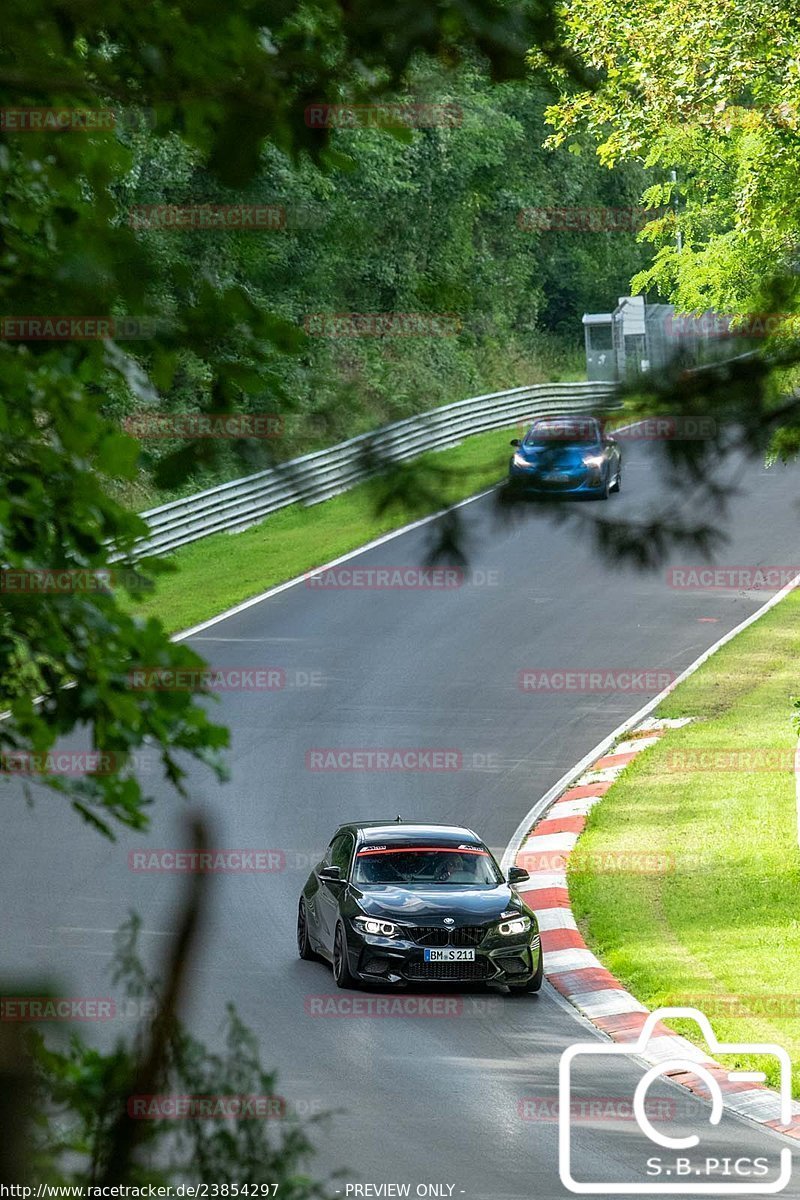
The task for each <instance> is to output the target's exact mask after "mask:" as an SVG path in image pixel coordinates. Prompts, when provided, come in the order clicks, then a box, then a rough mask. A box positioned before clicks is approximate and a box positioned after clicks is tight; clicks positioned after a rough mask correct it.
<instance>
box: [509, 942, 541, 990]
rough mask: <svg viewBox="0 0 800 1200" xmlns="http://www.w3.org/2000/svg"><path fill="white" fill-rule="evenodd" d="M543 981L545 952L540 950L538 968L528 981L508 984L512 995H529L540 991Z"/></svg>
mask: <svg viewBox="0 0 800 1200" xmlns="http://www.w3.org/2000/svg"><path fill="white" fill-rule="evenodd" d="M543 982H544V954H543V952H542V951H541V950H540V951H539V965H538V967H537V968H536V970H535V971H534V973H533V975H531V977H530V979H529V980H528V982H527V983H510V984H509V985H508V990H509V991H510V992H511V995H512V996H529V995H530V994H531V992H538V991H540V990H541V987H542V983H543Z"/></svg>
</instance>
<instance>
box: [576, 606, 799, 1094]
mask: <svg viewBox="0 0 800 1200" xmlns="http://www.w3.org/2000/svg"><path fill="white" fill-rule="evenodd" d="M798 663H800V592H798V591H795V592H793V593H791V594H790V595H789V596H787V597H786V598H785V599H784V600H782V601H781V602H780V604H778V605H776V606H775V607H774V608H773V609H771V610H770V611H769V612H768V613H767V614H766V616H764V617H763V618H761V619H760V620H759V621H756V622H755V624H753V625H751V626H750V627H749V628H748V629H746V630H745V631H744V632H743V633H741V634H739V635H738V637H736V638H734V639H733V641H731V642H729V643H728V644H727V645H726V646H724V647H723V648H722V649H721V650H719V651H718V652H717V653H716V654H715V655H713V656H712V658H711V659H709V661H708V662H707V663H706V664H704V665H703V666H702V667H701V668H700V669H699V670H698V671H696V672H695V674H694V675H692V676H690V677H689V679H687V680H686V682H685V683H683V684H682V685H681V686H680V687H679V688H677V689H676V690H675V692H673V693H672V694H671V695H670V697H669V698H668V699H667V701H665V702H664V703H663V704H662V706H661V708H660V709H659V712H658V714H657V715H659V716H662V717H682V716H690V717H693V718H694V721H693V723H692V724H690V725H687V726H685V727H683V728H681V729H679V730H675V731H672V732H669V733H667V734H666V735H665V737H663V738H662V739H661V741H660V742H659V743H658V744H657V745H655V746H654V747H653V748H652V749H650V750H647V751H645V753H644V754H642V755H641V756H640V757H639V758H637V759H635V760H634V762H633V763H632V764H631V766H629V767H628V768H627V770H626V771H625V772H624V773H623V775H622V776H621V777H620V779H619V781H618V782H617V783H615V784H614V786H613V787H612V788H610V789H609V791H608V792H607V793H606V795H605V797H604V798H603V800H602V801H601V802H600V803H599V804H598V805H596V806H595V808H594V810H593V811H592V814H591V816H590V818H589V822H588V824H587V828H586V832H585V833H584V834H583V836H582V838H581V841H580V850H581V851H582V853H581V855H580V858H579V860H578V864H579V869H577V870H576V871H575V872H574V873H571V874H570V895H571V898H572V903H573V910H574V912H575V916H576V918H577V920H578V924H579V926H580V928H581V930H582V932H583V934H584V937H585V938H586V941H587V943H588V945H589V946H591V947H592V949H593V950H594V951H595V953H596V954H597V955H598V957H600V958H601V959H602V961H603V962H604V963H605V965H606V966H607V967H608V969H609V970H610V971H612V972H613V973H614V974H615V975H616V976H617V978H618V979H619V980H620V981H621V982H622V983H623V984H624V985H625V986H626V987H627V988H628V990H629V991H631V992H632V993H633V995H634V996H636V997H637V998H638V999H639V1000H641V1002H642V1003H643V1004H646V1005H647V1006H648V1007H649V1008H657V1007H659V1006H660V1005H664V1004H689V1005H692V1006H693V1007H695V1008H699V1009H701V1010H703V1011H705V1012H706V1015H707V1016H708V1017H709V1019H710V1020H711V1023H712V1027H713V1028H714V1030H715V1033H716V1034H717V1037H718V1038H719V1039H720V1040H722V1041H731V1042H777V1043H778V1044H779V1045H782V1046H783V1047H784V1048H785V1049H786V1050H788V1052H789V1054H790V1057H791V1058H792V1061H793V1064H794V1074H793V1091H794V1095H795V1096H800V849H798V831H797V817H796V808H795V787H794V777H793V772H792V757H793V752H794V747H795V743H796V732H795V730H794V728H793V724H792V716H793V714H794V713H795V712H796V710H795V709H794V708H793V706H792V698H793V696H795V695H796V694H797V693H798V692H800V686H798ZM732 751H735V752H737V754H738V755H739V757H733V758H731V757H730V754H731V752H732ZM748 751H749V752H750V760H749V765H750V766H752V764H754V763H760V764H761V769H756V770H753V769H747V765H748V763H747V760H745V758H744V752H748ZM711 752H717V755H718V756H717V757H715V758H714V759H713V760H711V759H709V757H708V756H709V754H710V753H711ZM703 756H705V757H703ZM765 767H766V768H768V769H764V768H765ZM626 850H627V851H638V852H641V851H643V850H648V851H649V852H651V853H652V852H657V853H659V854H664V855H667V856H670V858H669V861H670V862H671V863H672V864H674V866H672V867H671V868H670V869H668V870H666V871H665V872H663V873H661V874H650V875H645V874H640V875H632V874H629V873H624V874H623V873H619V874H614V873H612V872H610V871H609V872H605V873H603V872H597V871H596V870H595V871H592V870H590V869H588V868H587V861H588V862H590V861H592V858H591V856H592V855H594V854H596V853H601V852H606V851H626ZM583 852H586V853H583ZM594 861H595V862H596V861H597V860H596V859H595V860H594ZM670 1024H671V1025H673V1026H674V1027H675V1028H676V1029H678V1030H679V1031H680V1032H681V1033H683V1034H685V1035H686V1036H687V1037H689V1038H691V1040H693V1041H696V1042H698V1043H699V1042H700V1040H701V1039H700V1037H699V1033H698V1028H697V1026H696V1025H695V1024H694V1023H693V1022H689V1021H675V1022H670ZM729 1061H730V1063H731V1064H733V1063H734V1062H735V1063H737V1064H738V1065H740V1066H743V1067H744V1068H745V1069H748V1070H759V1069H760V1070H763V1069H764V1064H763V1062H762V1061H761V1060H757V1059H756V1058H755V1057H754V1056H746V1055H743V1056H741V1057H740V1058H736V1059H734V1058H733V1057H730V1059H729ZM767 1074H768V1081H769V1083H770V1084H771V1085H772V1086H775V1085H776V1084H777V1082H778V1074H777V1063H776V1060H774V1059H771V1060H769V1061H768V1068H767Z"/></svg>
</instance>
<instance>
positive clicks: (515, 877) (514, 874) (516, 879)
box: [508, 867, 530, 884]
mask: <svg viewBox="0 0 800 1200" xmlns="http://www.w3.org/2000/svg"><path fill="white" fill-rule="evenodd" d="M526 879H530V875H529V874H528V872H527V871H526V870H525V868H524V867H511V868H510V870H509V872H508V882H509V883H510V884H515V883H524V882H525V880H526Z"/></svg>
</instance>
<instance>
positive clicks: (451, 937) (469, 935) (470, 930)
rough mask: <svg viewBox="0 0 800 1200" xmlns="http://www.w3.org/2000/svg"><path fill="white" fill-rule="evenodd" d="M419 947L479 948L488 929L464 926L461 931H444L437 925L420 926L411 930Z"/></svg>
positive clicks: (410, 933)
mask: <svg viewBox="0 0 800 1200" xmlns="http://www.w3.org/2000/svg"><path fill="white" fill-rule="evenodd" d="M408 932H409V936H410V937H411V938H413V940H414V941H415V942H416V943H417V945H419V946H477V945H478V943H479V942H482V941H483V935H484V934H485V933H486V929H485V927H484V926H482V925H462V926H461V928H460V929H442V928H441V927H439V926H437V925H419V926H417V928H416V929H409V931H408Z"/></svg>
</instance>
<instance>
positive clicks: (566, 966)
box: [516, 717, 800, 1139]
mask: <svg viewBox="0 0 800 1200" xmlns="http://www.w3.org/2000/svg"><path fill="white" fill-rule="evenodd" d="M688 720H689V718H685V719H680V720H658V719H657V718H655V717H648V718H647V719H646V720H644V721H642V722H641V723H640V724H639V725H637V726H636V727H635V728H634V729H632V730H631V731H630V732H629V733H627V735H624V738H625V740H623V741H621V742H619V743H618V744H617V745H614V746H612V747H610V748H609V751H608V752H606V753H604V754H602V755H601V757H600V758H597V759H596V760H595V761H594V762H593V763H591V765H589V766H588V767H587V768H586V770H585V771H584V773H583V774H582V775H580V776H579V777H578V778H577V780H576V781H575V782H574V783H573V784H572V785H571V786H569V787H567V788H566V790H565V791H563V792H561V793H560V795H558V796H557V797H555V798H554V799H553V801H552V802H551V803H550V804H549V805H548V806H547V808H546V809H545V810H544V812H543V813H542V814H541V815H540V816H539V819H538V821H537V823H536V824H535V825H534V827H533V828H532V829H531V830H530V832H529V833H528V836H527V838H525V839H524V840H523V841H522V844H521V845H520V846H519V849H518V851H517V855H516V863H517V865H518V866H520V867H524V868H525V870H526V871H528V873H529V875H530V881H529V882H527V883H523V884H521V885H520V886H519V888H518V890H519V891H520V892H522V893H523V894H524V897H525V901H526V903H528V904H529V905H530V906H531V908H533V909H534V911H535V912H536V916H537V918H538V921H539V929H540V936H541V943H542V950H543V952H544V969H545V974H546V976H547V979H548V980H549V982H550V983H551V984H552V985H553V987H555V988H556V989H557V990H558V991H559V992H560V993H561V995H562V996H564V997H565V998H566V999H567V1000H568V1001H569V1002H570V1003H571V1004H572V1005H574V1007H575V1008H576V1009H577V1010H578V1011H579V1012H580V1013H581V1014H582V1015H583V1016H584V1017H586V1018H588V1020H589V1021H591V1023H592V1024H593V1025H594V1026H595V1027H596V1028H597V1029H599V1030H601V1031H602V1032H603V1033H604V1034H606V1035H607V1036H608V1037H609V1038H610V1039H611V1040H612V1041H614V1042H622V1043H630V1044H631V1053H634V1054H635V1055H636V1057H637V1058H638V1059H640V1060H642V1061H644V1062H645V1063H647V1065H648V1066H655V1065H656V1064H657V1063H660V1062H666V1060H668V1059H676V1058H680V1059H682V1060H683V1061H684V1062H687V1061H688V1062H689V1063H697V1064H699V1065H700V1066H702V1067H704V1068H705V1069H706V1070H707V1071H708V1072H709V1073H710V1074H711V1075H712V1076H713V1078H714V1079H715V1080H716V1082H717V1083H718V1085H719V1087H720V1090H721V1092H722V1095H723V1100H724V1103H725V1107H726V1108H729V1109H732V1110H733V1111H734V1112H737V1113H739V1114H740V1115H741V1116H743V1117H747V1118H749V1120H751V1121H755V1122H757V1123H758V1124H760V1125H766V1126H769V1127H770V1128H771V1129H774V1130H776V1131H777V1132H779V1133H782V1134H784V1135H787V1136H789V1137H792V1138H797V1139H800V1104H797V1103H793V1104H792V1106H791V1110H792V1120H791V1122H790V1123H789V1124H788V1125H787V1124H782V1123H781V1121H780V1096H779V1095H778V1093H777V1092H773V1091H772V1090H771V1089H769V1088H767V1087H764V1086H763V1085H760V1084H756V1083H753V1082H751V1081H742V1082H735V1081H731V1080H730V1079H729V1078H728V1072H727V1071H726V1069H725V1068H724V1067H722V1066H720V1064H719V1063H717V1062H715V1061H714V1060H713V1059H711V1058H709V1056H708V1053H707V1052H705V1051H703V1050H701V1049H699V1048H698V1047H697V1046H695V1045H693V1044H692V1043H691V1042H689V1041H688V1040H687V1039H686V1038H683V1037H679V1036H678V1034H676V1033H673V1032H672V1030H670V1029H668V1028H667V1027H666V1026H665V1025H663V1024H661V1023H660V1022H659V1023H658V1024H657V1025H656V1026H655V1028H654V1030H653V1034H654V1036H651V1037H650V1038H649V1039H648V1042H647V1046H646V1048H642V1047H634V1044H635V1043H636V1042H637V1041H638V1040H639V1037H640V1035H641V1033H642V1030H643V1028H644V1025H645V1022H646V1021H647V1019H648V1017H649V1016H650V1012H649V1010H648V1009H647V1008H645V1006H644V1005H643V1004H640V1003H639V1001H638V1000H637V999H636V998H635V997H634V996H632V995H631V994H630V992H627V991H625V989H624V988H623V986H622V984H621V983H620V982H619V981H618V980H617V979H615V977H614V976H613V975H612V974H611V972H610V971H608V970H606V968H605V967H604V966H603V964H602V963H601V962H600V960H599V959H598V958H596V956H595V955H594V954H593V953H592V952H591V950H589V948H588V947H587V945H586V943H585V941H584V940H583V937H582V936H581V933H580V931H579V929H578V926H577V923H576V921H575V917H574V916H573V914H572V909H571V907H570V900H569V890H568V888H567V874H566V865H567V861H568V859H569V856H570V854H572V852H573V851H574V849H575V846H576V844H577V842H578V839H579V837H580V835H581V833H582V832H583V830H584V827H585V825H586V820H587V817H588V815H589V813H590V811H591V809H592V808H593V807H594V805H595V804H597V803H598V801H599V800H601V799H602V798H603V796H604V795H605V793H606V792H607V791H608V789H609V788H610V787H611V785H612V783H613V782H614V780H615V779H616V778H617V777H618V776H619V774H620V773H621V772H622V771H624V770H625V768H626V767H627V766H628V764H629V763H630V762H632V761H633V759H634V758H636V756H637V755H638V754H641V753H642V751H643V750H646V749H647V748H648V747H649V746H652V745H654V744H655V743H656V742H657V741H658V740H659V739H660V738H661V737H662V736H663V735H664V733H666V732H667V731H668V730H669V729H674V728H676V727H679V726H681V725H685V724H686V723H687V721H688ZM666 1074H667V1075H668V1076H669V1077H670V1078H671V1079H673V1080H674V1081H675V1082H676V1083H679V1084H681V1085H683V1086H684V1087H686V1088H688V1089H689V1090H690V1091H692V1092H693V1093H695V1094H696V1095H698V1096H700V1097H702V1098H703V1099H710V1098H711V1097H710V1093H709V1091H708V1087H707V1086H706V1083H705V1082H704V1080H703V1079H702V1078H701V1077H700V1076H699V1075H695V1074H694V1073H692V1072H691V1071H688V1070H686V1071H677V1072H676V1071H667V1072H666Z"/></svg>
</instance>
